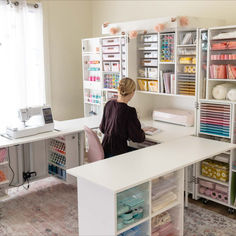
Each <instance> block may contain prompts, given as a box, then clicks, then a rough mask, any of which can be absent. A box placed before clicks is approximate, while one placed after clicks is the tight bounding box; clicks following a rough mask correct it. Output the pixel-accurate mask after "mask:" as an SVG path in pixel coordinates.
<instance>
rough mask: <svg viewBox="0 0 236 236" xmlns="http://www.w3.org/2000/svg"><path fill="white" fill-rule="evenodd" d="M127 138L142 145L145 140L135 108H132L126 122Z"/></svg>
mask: <svg viewBox="0 0 236 236" xmlns="http://www.w3.org/2000/svg"><path fill="white" fill-rule="evenodd" d="M128 136H129V139H130V140H131V141H133V142H137V143H142V142H144V140H145V133H144V131H143V130H142V128H141V124H140V121H139V119H138V116H137V112H136V110H135V108H132V109H131V111H130V115H129V121H128Z"/></svg>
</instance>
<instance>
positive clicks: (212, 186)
mask: <svg viewBox="0 0 236 236" xmlns="http://www.w3.org/2000/svg"><path fill="white" fill-rule="evenodd" d="M199 184H200V185H201V186H203V187H205V188H209V189H215V184H214V183H212V182H209V181H205V180H202V179H200V180H199Z"/></svg>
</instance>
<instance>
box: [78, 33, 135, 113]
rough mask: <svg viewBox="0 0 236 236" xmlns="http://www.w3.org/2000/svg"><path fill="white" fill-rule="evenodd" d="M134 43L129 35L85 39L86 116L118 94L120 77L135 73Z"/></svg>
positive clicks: (83, 56) (98, 110)
mask: <svg viewBox="0 0 236 236" xmlns="http://www.w3.org/2000/svg"><path fill="white" fill-rule="evenodd" d="M134 43H135V42H134V41H133V42H131V43H129V42H128V37H127V36H126V35H124V36H108V37H101V38H91V39H84V40H82V48H83V52H82V58H83V84H84V115H85V116H90V115H99V114H101V113H102V110H103V105H104V104H105V102H107V101H108V100H109V99H111V98H113V97H116V96H117V88H118V84H119V81H120V79H121V78H123V77H126V76H130V77H135V76H136V73H135V74H134V73H133V72H132V70H134V67H135V64H136V59H135V58H133V57H132V55H133V52H134V50H135V49H136V47H135V46H134ZM88 51H89V52H88ZM128 52H129V57H128ZM128 68H129V69H128ZM132 68H133V69H132Z"/></svg>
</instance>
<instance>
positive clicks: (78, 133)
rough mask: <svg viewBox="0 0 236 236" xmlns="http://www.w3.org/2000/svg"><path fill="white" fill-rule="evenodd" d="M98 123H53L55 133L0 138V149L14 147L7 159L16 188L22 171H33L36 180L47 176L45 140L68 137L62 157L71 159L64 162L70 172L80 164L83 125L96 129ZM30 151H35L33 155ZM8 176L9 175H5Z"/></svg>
mask: <svg viewBox="0 0 236 236" xmlns="http://www.w3.org/2000/svg"><path fill="white" fill-rule="evenodd" d="M99 123H100V117H98V116H93V117H88V118H81V119H73V120H67V121H55V130H54V131H52V132H45V133H41V134H37V135H32V136H28V137H24V138H19V139H8V138H5V137H2V136H0V148H11V147H14V146H16V149H15V150H16V151H13V149H14V148H13V149H12V151H9V152H10V153H11V154H12V155H11V156H12V157H13V158H11V165H12V166H13V169H14V172H15V173H17V176H16V174H15V175H14V177H15V180H14V182H15V183H16V185H19V184H22V183H23V177H22V173H23V171H25V170H26V172H27V171H36V172H37V173H38V176H39V178H42V177H46V176H48V174H47V173H48V171H47V168H48V150H47V143H48V142H47V140H49V139H52V138H56V137H59V136H64V137H68V140H70V141H69V142H68V143H69V146H68V148H67V153H66V155H67V156H70V157H71V158H70V159H67V161H66V165H67V164H68V168H72V167H74V166H78V165H79V164H81V161H82V160H83V156H84V132H83V130H84V126H85V125H86V126H88V127H90V128H97V127H98V126H99ZM77 140H78V141H79V143H80V145H78V141H77ZM38 141H43V142H38ZM42 143H43V144H42ZM23 145H24V148H23ZM78 147H79V149H78ZM34 148H36V149H35V153H34ZM68 149H69V150H68ZM68 153H69V154H68ZM33 157H35V158H33ZM33 159H34V160H33ZM32 160H33V161H32ZM35 160H36V161H35ZM34 161H35V163H34ZM9 173H11V172H10V171H9ZM36 178H37V177H36Z"/></svg>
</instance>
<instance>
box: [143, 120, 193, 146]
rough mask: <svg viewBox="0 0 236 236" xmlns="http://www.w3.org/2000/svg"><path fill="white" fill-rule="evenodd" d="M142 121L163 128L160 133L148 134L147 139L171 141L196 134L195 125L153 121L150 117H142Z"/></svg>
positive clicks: (161, 141) (160, 141) (162, 141)
mask: <svg viewBox="0 0 236 236" xmlns="http://www.w3.org/2000/svg"><path fill="white" fill-rule="evenodd" d="M141 122H142V124H145V125H146V126H152V127H156V128H158V129H160V130H161V132H160V133H156V134H155V135H152V136H150V135H146V139H147V140H151V141H156V142H159V143H164V142H169V141H171V140H174V139H179V138H181V137H184V136H189V135H193V134H194V127H185V126H181V125H174V124H170V123H165V122H160V121H153V120H152V119H148V118H146V119H145V118H144V119H142V120H141Z"/></svg>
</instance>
